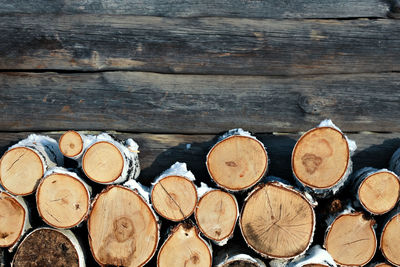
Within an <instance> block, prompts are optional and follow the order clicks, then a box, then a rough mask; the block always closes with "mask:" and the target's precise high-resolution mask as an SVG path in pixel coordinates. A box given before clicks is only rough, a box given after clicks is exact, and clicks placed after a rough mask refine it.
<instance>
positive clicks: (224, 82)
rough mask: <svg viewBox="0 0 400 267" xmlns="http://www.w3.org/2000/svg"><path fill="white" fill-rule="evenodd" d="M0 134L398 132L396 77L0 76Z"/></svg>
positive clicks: (399, 110)
mask: <svg viewBox="0 0 400 267" xmlns="http://www.w3.org/2000/svg"><path fill="white" fill-rule="evenodd" d="M0 84H1V86H2V90H0V114H1V120H0V131H29V130H30V131H37V130H40V131H43V130H67V129H77V130H117V131H129V132H151V133H192V134H199V133H218V132H222V131H225V130H228V129H230V128H235V127H243V128H245V129H247V130H250V131H253V132H258V133H265V132H276V131H281V132H299V131H306V130H307V129H310V128H312V127H314V126H316V125H317V124H318V123H319V122H320V121H321V120H323V119H325V118H331V119H332V120H333V121H334V122H335V123H336V124H337V125H338V126H339V127H340V128H341V129H343V130H344V131H348V132H349V131H350V132H358V131H378V132H392V131H400V91H399V90H398V88H399V85H400V75H398V74H397V73H388V74H363V75H326V76H324V75H322V76H314V77H311V76H308V77H303V78H302V77H294V78H271V77H262V76H258V77H255V76H213V75H211V76H208V75H173V74H154V73H143V72H104V73H86V74H82V73H74V74H56V73H11V72H6V73H0Z"/></svg>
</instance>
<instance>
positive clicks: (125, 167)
mask: <svg viewBox="0 0 400 267" xmlns="http://www.w3.org/2000/svg"><path fill="white" fill-rule="evenodd" d="M138 148H139V146H138V145H137V144H136V142H135V141H133V140H132V139H127V140H126V141H125V142H124V143H121V142H118V141H116V140H114V139H113V138H112V137H111V136H110V135H108V134H106V133H102V134H100V135H98V136H96V137H95V138H94V139H92V140H91V142H88V146H87V148H84V150H85V152H84V154H83V155H82V163H81V165H82V170H83V172H84V173H85V174H86V176H87V177H88V178H89V179H91V180H92V181H94V182H97V183H100V184H116V183H122V182H125V181H126V180H128V179H136V178H137V177H138V176H139V173H140V165H139V156H138V152H139V151H138Z"/></svg>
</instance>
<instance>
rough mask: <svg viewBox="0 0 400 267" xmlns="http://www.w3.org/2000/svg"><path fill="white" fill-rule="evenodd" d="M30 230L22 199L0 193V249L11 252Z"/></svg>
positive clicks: (25, 207)
mask: <svg viewBox="0 0 400 267" xmlns="http://www.w3.org/2000/svg"><path fill="white" fill-rule="evenodd" d="M30 228H31V225H30V223H29V210H28V208H27V206H26V204H25V201H24V200H23V199H22V197H14V196H12V195H10V194H8V193H6V192H3V191H0V248H10V249H9V250H10V251H12V250H13V249H14V247H15V246H16V245H17V243H18V241H19V240H20V239H21V238H22V237H23V236H24V234H25V233H26V232H27V231H28V230H29V229H30Z"/></svg>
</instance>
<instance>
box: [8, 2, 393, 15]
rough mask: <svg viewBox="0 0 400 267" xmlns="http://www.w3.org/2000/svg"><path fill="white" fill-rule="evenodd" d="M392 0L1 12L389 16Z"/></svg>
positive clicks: (36, 6) (16, 5)
mask: <svg viewBox="0 0 400 267" xmlns="http://www.w3.org/2000/svg"><path fill="white" fill-rule="evenodd" d="M389 2H390V1H380V0H336V1H334V0H324V1H319V0H297V1H274V0H264V1H242V0H220V1H213V0H189V1H188V0H180V1H176V0H148V1H140V0H123V1H114V0H91V1H65V0H54V1H47V0H36V1H8V0H0V14H10V13H28V14H33V13H39V14H51V13H56V14H62V13H67V14H80V13H85V14H120V15H121V14H124V15H137V16H165V17H204V16H218V17H246V18H354V17H386V13H387V11H388V6H389Z"/></svg>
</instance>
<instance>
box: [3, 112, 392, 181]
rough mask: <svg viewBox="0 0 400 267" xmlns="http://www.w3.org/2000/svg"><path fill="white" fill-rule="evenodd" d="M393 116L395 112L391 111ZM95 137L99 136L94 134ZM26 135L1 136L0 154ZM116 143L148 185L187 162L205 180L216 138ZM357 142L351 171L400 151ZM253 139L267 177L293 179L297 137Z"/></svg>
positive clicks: (376, 139)
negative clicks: (131, 146) (264, 158)
mask: <svg viewBox="0 0 400 267" xmlns="http://www.w3.org/2000/svg"><path fill="white" fill-rule="evenodd" d="M393 112H395V110H393ZM63 133H64V132H53V133H51V132H43V134H46V135H49V136H51V137H53V138H56V139H57V138H59V137H60V136H61V134H63ZM97 133H98V132H97ZM29 134H30V133H29V132H20V133H15V132H10V133H0V153H4V151H5V150H6V149H7V148H8V147H9V146H10V145H12V144H14V143H16V142H17V141H19V140H20V139H23V138H25V137H26V136H28V135H29ZM113 134H114V135H115V136H116V137H118V138H119V139H126V138H133V139H134V140H136V141H137V143H138V144H139V145H140V151H141V152H140V153H139V157H140V163H141V166H142V170H143V171H142V172H141V175H140V177H141V179H144V180H145V181H146V184H147V185H149V184H150V182H151V181H152V180H153V179H154V177H156V176H158V175H159V174H160V173H161V172H162V171H164V170H166V169H168V168H169V167H170V166H171V165H172V164H173V163H175V162H177V161H180V162H187V164H188V169H190V170H191V171H192V172H193V173H194V174H195V176H196V177H199V178H202V177H203V178H204V177H208V174H207V170H206V169H205V167H204V164H205V163H204V162H205V158H206V155H207V153H208V151H209V149H210V148H211V146H212V145H213V144H215V141H216V140H215V139H214V138H215V135H183V134H134V133H118V132H114V133H113ZM346 135H347V136H348V137H349V138H350V139H352V140H354V141H356V143H357V146H358V149H357V150H356V153H355V155H354V156H353V157H352V160H353V164H354V166H353V167H354V170H358V169H360V168H362V167H365V166H371V167H375V168H386V167H387V165H388V162H389V159H390V157H391V156H392V154H393V153H394V151H395V150H396V149H397V148H398V147H400V136H399V134H398V133H368V132H365V133H354V134H346ZM256 137H257V138H258V139H259V140H260V141H261V142H263V143H264V144H265V146H266V147H268V155H269V156H270V158H271V164H270V171H269V173H268V174H269V175H276V176H280V177H285V178H290V177H292V171H291V168H288V166H290V160H291V153H292V150H293V147H294V145H295V143H296V140H297V139H298V138H299V137H300V135H299V134H284V133H282V134H276V135H272V134H256Z"/></svg>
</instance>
